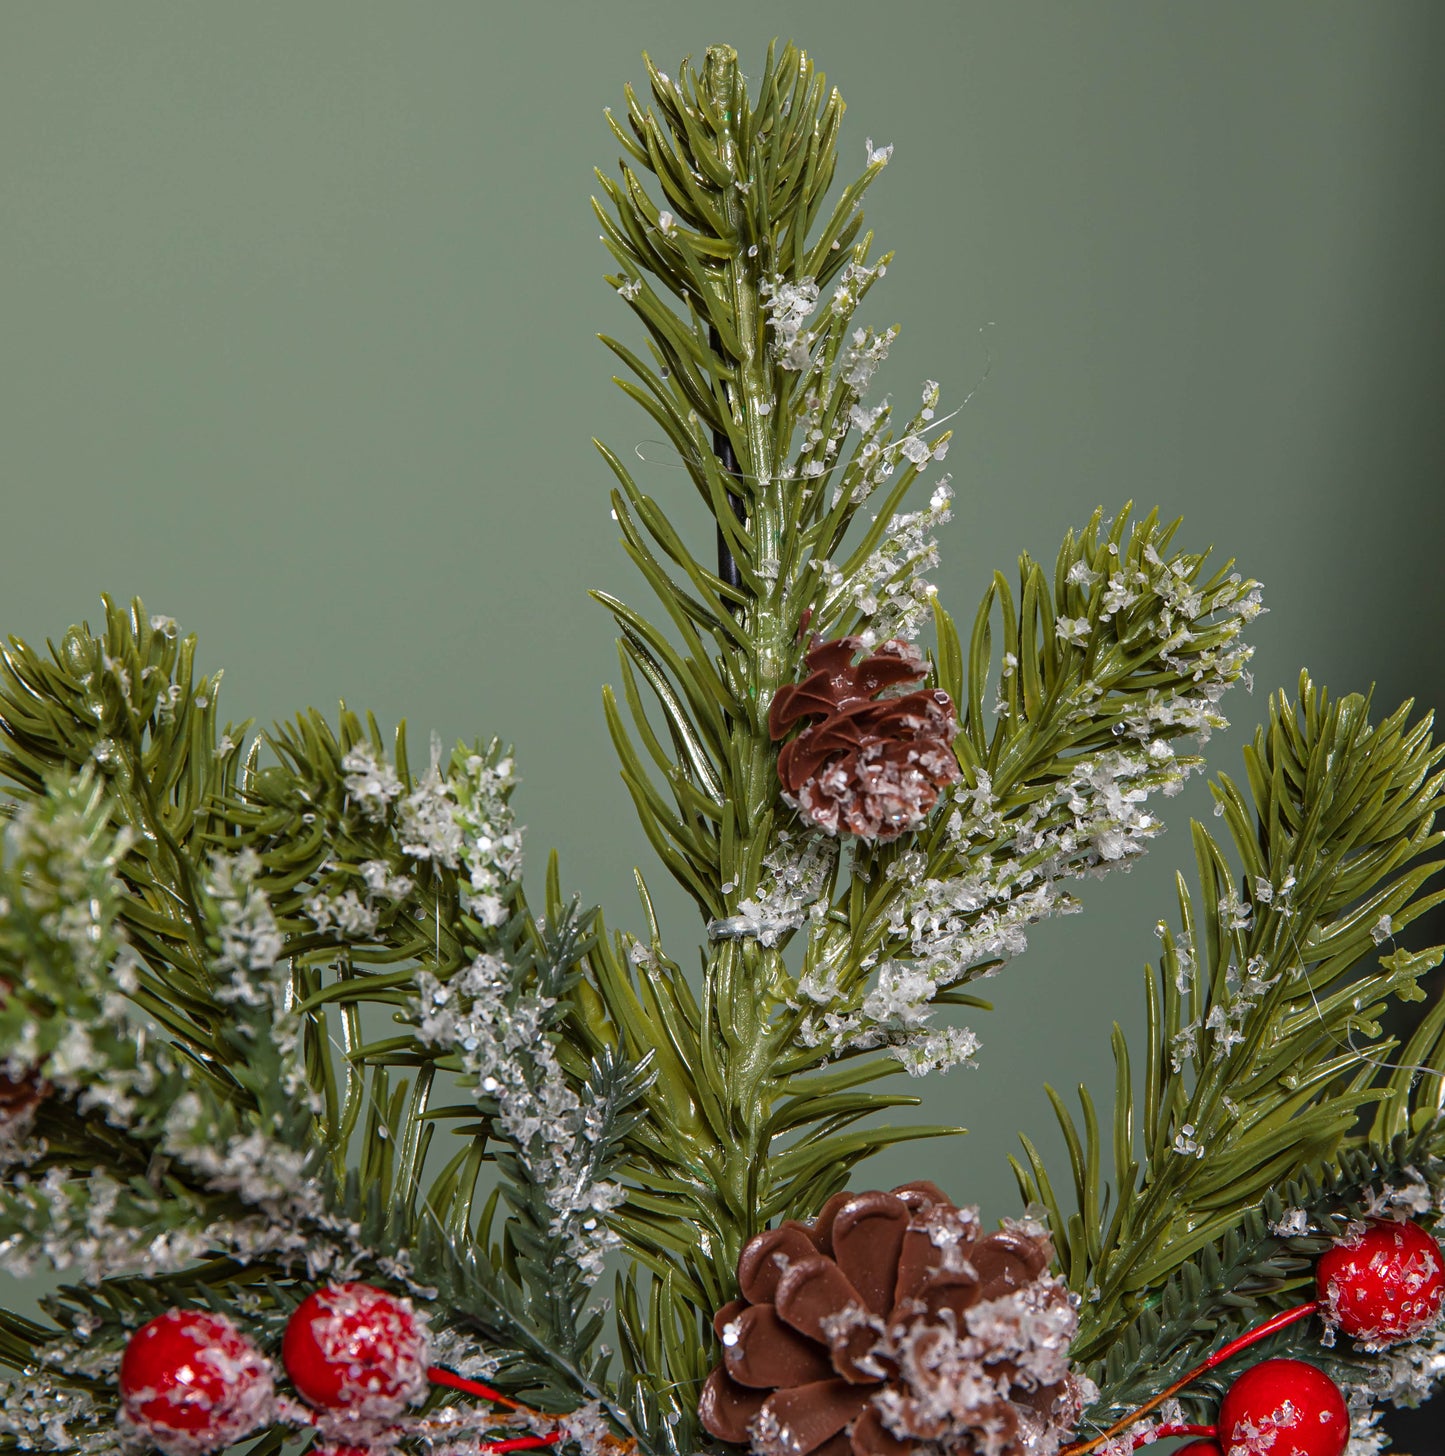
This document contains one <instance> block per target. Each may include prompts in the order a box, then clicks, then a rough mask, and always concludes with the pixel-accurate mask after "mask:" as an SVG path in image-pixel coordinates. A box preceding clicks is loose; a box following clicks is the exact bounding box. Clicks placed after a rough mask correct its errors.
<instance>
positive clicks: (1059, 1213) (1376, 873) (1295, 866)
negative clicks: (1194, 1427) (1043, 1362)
mask: <svg viewBox="0 0 1445 1456" xmlns="http://www.w3.org/2000/svg"><path fill="white" fill-rule="evenodd" d="M1410 707H1411V705H1410V704H1408V703H1407V704H1405V705H1404V706H1403V707H1401V708H1400V709H1398V710H1397V711H1396V712H1394V713H1392V714H1391V715H1390V716H1389V717H1388V718H1386V719H1384V720H1383V721H1381V722H1380V723H1378V724H1374V723H1371V721H1370V717H1369V703H1368V701H1367V700H1366V699H1364V698H1362V697H1359V696H1347V697H1344V698H1340V699H1337V700H1331V699H1330V698H1329V696H1328V695H1327V694H1326V693H1325V692H1324V691H1323V690H1321V689H1319V688H1317V687H1316V686H1315V685H1314V684H1313V683H1311V681H1310V680H1309V678H1308V677H1307V676H1304V677H1302V678H1301V681H1300V688H1299V695H1298V698H1297V699H1296V700H1295V701H1294V702H1290V701H1289V700H1288V699H1286V697H1285V696H1284V695H1283V694H1278V695H1276V696H1275V697H1274V698H1273V699H1272V700H1271V704H1270V721H1269V726H1268V728H1267V729H1261V730H1260V731H1259V732H1258V733H1257V734H1256V737H1255V740H1254V742H1253V744H1252V745H1250V746H1249V747H1248V748H1247V749H1246V750H1245V760H1246V769H1247V781H1248V785H1247V792H1248V794H1249V799H1248V800H1247V799H1246V798H1245V793H1244V792H1243V791H1241V789H1240V788H1239V787H1238V786H1236V785H1235V783H1234V782H1233V781H1232V780H1231V779H1229V778H1228V777H1227V776H1224V775H1220V777H1219V779H1218V780H1217V782H1216V783H1215V784H1214V786H1213V790H1214V797H1215V801H1216V804H1217V806H1218V811H1219V813H1220V815H1221V816H1222V817H1223V818H1224V820H1225V824H1226V826H1227V827H1228V829H1229V833H1230V842H1231V844H1232V847H1233V849H1234V852H1235V856H1236V860H1235V861H1231V859H1230V858H1229V857H1228V856H1227V855H1226V853H1225V851H1224V850H1223V849H1222V848H1221V847H1220V845H1219V844H1218V843H1217V842H1216V840H1215V839H1214V837H1213V836H1212V835H1211V834H1210V833H1209V832H1208V831H1207V830H1206V829H1205V828H1204V827H1203V826H1202V825H1200V824H1197V823H1196V824H1195V825H1194V845H1195V857H1196V860H1197V864H1198V874H1199V889H1198V891H1197V892H1195V891H1191V890H1190V888H1189V887H1188V886H1187V884H1186V883H1185V881H1184V879H1183V878H1182V876H1181V877H1180V880H1179V906H1180V921H1181V929H1180V931H1178V932H1177V933H1176V932H1175V931H1174V930H1172V929H1170V928H1168V927H1166V926H1164V925H1163V924H1161V926H1160V933H1161V937H1162V941H1163V953H1162V955H1161V957H1160V961H1159V965H1158V967H1157V969H1156V968H1155V967H1152V966H1151V967H1149V968H1148V969H1147V970H1146V973H1145V985H1146V991H1147V1005H1148V1013H1149V1014H1148V1029H1147V1033H1146V1037H1147V1047H1146V1051H1145V1055H1144V1057H1143V1058H1142V1059H1137V1058H1134V1057H1131V1054H1130V1052H1129V1049H1128V1046H1127V1044H1126V1041H1125V1038H1124V1036H1123V1033H1122V1032H1121V1031H1120V1030H1119V1028H1118V1027H1117V1026H1116V1027H1115V1030H1114V1036H1113V1046H1114V1055H1115V1064H1116V1068H1117V1073H1118V1075H1117V1081H1116V1092H1115V1104H1114V1119H1113V1131H1112V1154H1113V1166H1114V1176H1113V1180H1112V1184H1111V1185H1109V1186H1106V1185H1105V1183H1104V1181H1103V1179H1102V1176H1101V1171H1100V1165H1101V1162H1102V1157H1103V1152H1104V1149H1103V1140H1102V1135H1101V1132H1100V1128H1099V1122H1098V1117H1097V1115H1096V1113H1095V1110H1094V1103H1093V1099H1092V1098H1091V1097H1090V1095H1089V1093H1088V1091H1087V1089H1085V1088H1082V1087H1081V1088H1080V1098H1081V1101H1082V1106H1083V1116H1084V1126H1083V1131H1082V1133H1081V1132H1080V1131H1079V1129H1078V1128H1077V1127H1076V1125H1075V1123H1074V1120H1073V1118H1072V1116H1071V1115H1070V1114H1069V1112H1068V1110H1067V1109H1066V1107H1065V1105H1064V1103H1063V1101H1062V1099H1061V1098H1060V1097H1059V1096H1058V1094H1057V1093H1054V1092H1053V1091H1052V1089H1050V1096H1051V1098H1052V1099H1053V1102H1054V1108H1055V1111H1056V1113H1057V1114H1058V1117H1059V1122H1060V1126H1061V1127H1062V1129H1063V1132H1064V1137H1065V1141H1066V1143H1067V1146H1068V1151H1069V1161H1070V1180H1069V1185H1068V1186H1069V1188H1070V1191H1071V1192H1072V1195H1073V1200H1072V1204H1071V1205H1070V1204H1066V1203H1065V1202H1064V1201H1063V1198H1062V1196H1061V1189H1060V1185H1059V1184H1058V1183H1057V1182H1056V1181H1055V1180H1054V1179H1053V1178H1051V1177H1050V1175H1049V1173H1048V1171H1047V1169H1046V1167H1045V1164H1044V1161H1043V1159H1042V1157H1041V1156H1040V1155H1039V1153H1038V1152H1037V1150H1036V1149H1035V1148H1034V1146H1033V1144H1032V1143H1030V1142H1029V1141H1028V1140H1027V1139H1025V1141H1024V1146H1025V1151H1026V1154H1027V1157H1028V1169H1027V1170H1025V1169H1023V1168H1021V1167H1019V1166H1018V1165H1017V1164H1016V1165H1015V1170H1016V1172H1017V1173H1018V1176H1019V1183H1020V1188H1021V1190H1022V1192H1023V1194H1024V1196H1025V1197H1026V1198H1028V1199H1042V1201H1043V1203H1044V1206H1045V1207H1046V1208H1047V1209H1048V1212H1049V1218H1050V1222H1051V1224H1052V1226H1053V1230H1054V1237H1055V1240H1056V1243H1057V1246H1058V1250H1059V1257H1060V1261H1061V1263H1062V1266H1063V1268H1064V1270H1065V1272H1066V1273H1067V1275H1068V1277H1069V1280H1070V1282H1071V1284H1072V1285H1073V1287H1074V1288H1075V1289H1077V1290H1078V1291H1080V1292H1081V1293H1083V1294H1085V1296H1086V1298H1085V1302H1084V1305H1083V1307H1082V1310H1081V1318H1080V1330H1079V1336H1078V1340H1077V1342H1076V1345H1075V1349H1076V1352H1077V1353H1078V1355H1079V1356H1080V1357H1081V1358H1084V1359H1086V1360H1087V1359H1094V1358H1097V1357H1098V1356H1099V1355H1100V1354H1101V1353H1102V1352H1103V1351H1104V1350H1106V1349H1107V1348H1108V1347H1109V1345H1110V1344H1111V1343H1112V1342H1113V1341H1114V1340H1115V1339H1116V1338H1117V1333H1118V1330H1119V1328H1120V1327H1121V1326H1122V1325H1124V1324H1127V1323H1128V1321H1129V1320H1131V1319H1132V1318H1134V1316H1135V1315H1136V1314H1137V1313H1138V1311H1139V1310H1140V1308H1141V1307H1143V1305H1144V1304H1145V1303H1146V1302H1148V1301H1149V1300H1150V1299H1151V1298H1152V1297H1153V1295H1154V1293H1155V1292H1156V1291H1157V1290H1158V1289H1159V1288H1160V1287H1161V1286H1162V1285H1163V1284H1164V1283H1165V1281H1166V1280H1168V1279H1169V1277H1170V1276H1171V1275H1172V1273H1173V1272H1174V1271H1175V1270H1176V1269H1178V1268H1179V1267H1180V1266H1181V1265H1182V1264H1183V1263H1185V1261H1187V1260H1189V1259H1190V1258H1191V1257H1193V1256H1194V1255H1196V1254H1198V1253H1199V1252H1200V1251H1201V1250H1203V1249H1205V1248H1208V1247H1209V1246H1211V1245H1213V1244H1215V1243H1216V1241H1218V1240H1219V1239H1221V1238H1223V1237H1225V1236H1226V1235H1227V1234H1228V1233H1229V1232H1230V1231H1231V1230H1232V1229H1235V1228H1237V1227H1238V1226H1239V1224H1240V1221H1241V1219H1242V1218H1244V1216H1245V1215H1246V1213H1247V1212H1248V1210H1250V1209H1251V1208H1255V1207H1257V1206H1259V1204H1260V1201H1261V1199H1263V1198H1264V1196H1265V1195H1266V1194H1267V1193H1268V1192H1269V1190H1270V1189H1271V1188H1276V1187H1278V1186H1280V1185H1281V1184H1282V1183H1284V1182H1286V1181H1287V1180H1289V1179H1295V1178H1300V1177H1302V1176H1305V1175H1306V1174H1309V1173H1314V1172H1315V1171H1317V1170H1320V1169H1323V1168H1326V1167H1328V1166H1331V1165H1333V1164H1336V1163H1337V1162H1338V1160H1339V1158H1340V1156H1341V1154H1342V1152H1343V1151H1344V1150H1346V1149H1348V1148H1350V1147H1351V1146H1355V1145H1356V1144H1358V1142H1359V1137H1358V1134H1356V1132H1355V1129H1356V1126H1357V1124H1358V1123H1359V1120H1360V1117H1361V1115H1362V1113H1364V1112H1366V1111H1368V1110H1369V1109H1371V1108H1377V1109H1378V1110H1377V1111H1376V1112H1375V1113H1374V1124H1375V1131H1376V1134H1377V1136H1378V1137H1379V1138H1381V1139H1382V1140H1383V1141H1384V1142H1386V1143H1388V1142H1389V1141H1390V1140H1391V1139H1392V1138H1395V1137H1398V1136H1403V1135H1405V1134H1407V1133H1411V1132H1420V1131H1421V1130H1422V1128H1423V1127H1424V1126H1426V1125H1428V1124H1429V1123H1430V1122H1431V1120H1432V1119H1433V1118H1434V1117H1435V1116H1436V1115H1437V1110H1438V1106H1439V1079H1440V1077H1441V1075H1442V1074H1445V1060H1442V1058H1445V1041H1442V1039H1441V1017H1440V1014H1439V1011H1438V1008H1436V1009H1435V1010H1433V1011H1432V1012H1431V1014H1430V1016H1429V1018H1428V1020H1427V1021H1426V1022H1425V1023H1424V1024H1422V1026H1421V1027H1420V1030H1419V1032H1418V1033H1417V1034H1416V1036H1415V1038H1414V1040H1413V1042H1412V1044H1411V1045H1410V1047H1409V1048H1408V1049H1407V1052H1406V1057H1407V1058H1408V1066H1405V1065H1402V1066H1401V1067H1400V1068H1399V1069H1396V1067H1395V1065H1394V1064H1393V1063H1392V1062H1391V1060H1390V1059H1391V1057H1392V1056H1393V1055H1395V1054H1396V1053H1397V1052H1398V1050H1399V1048H1398V1043H1397V1041H1396V1040H1395V1039H1394V1038H1393V1037H1389V1036H1386V1035H1385V1034H1384V1032H1383V1030H1382V1028H1381V1025H1380V1023H1379V1020H1378V1018H1379V1017H1380V1015H1381V1013H1382V1012H1383V1011H1384V1009H1385V1007H1386V1005H1387V1004H1388V1003H1389V1001H1390V1000H1392V999H1396V1000H1404V1001H1418V1000H1420V999H1422V998H1423V996H1424V993H1423V991H1421V990H1420V988H1419V987H1418V985H1417V982H1418V981H1419V978H1420V977H1421V976H1422V975H1423V974H1424V973H1425V972H1426V971H1427V970H1429V969H1431V968H1432V967H1433V966H1435V965H1438V964H1439V962H1440V960H1441V956H1442V950H1441V948H1440V947H1430V948H1428V949H1426V950H1422V951H1418V952H1413V953H1412V952H1409V951H1406V950H1403V949H1400V950H1395V951H1392V952H1389V953H1385V952H1382V951H1381V950H1380V947H1381V946H1382V945H1383V944H1384V943H1386V942H1390V941H1393V939H1394V937H1395V936H1396V935H1397V934H1399V933H1400V932H1402V931H1403V930H1404V929H1405V928H1406V927H1407V926H1409V925H1410V924H1411V922H1413V921H1414V920H1416V919H1417V918H1418V917H1419V916H1421V915H1423V914H1424V913H1425V912H1426V911H1428V910H1430V909H1431V908H1432V907H1433V906H1435V905H1437V904H1439V903H1440V902H1441V900H1442V899H1445V893H1442V892H1441V891H1433V892H1427V888H1426V887H1427V886H1428V885H1429V882H1430V881H1431V880H1432V879H1434V878H1435V877H1436V876H1437V875H1438V874H1439V872H1440V870H1441V868H1442V865H1445V859H1442V857H1441V856H1440V855H1439V854H1437V853H1436V851H1437V850H1438V848H1439V846H1440V844H1441V843H1442V841H1445V836H1442V834H1441V833H1439V832H1438V831H1436V830H1435V829H1434V816H1435V814H1436V813H1437V812H1438V811H1439V809H1440V807H1441V798H1442V789H1445V774H1442V773H1441V772H1440V771H1439V767H1438V766H1439V764H1440V761H1441V759H1442V757H1445V749H1442V748H1440V747H1437V746H1435V745H1433V744H1432V742H1431V738H1430V726H1431V720H1430V718H1429V716H1426V717H1425V718H1423V719H1421V720H1420V721H1418V722H1416V723H1414V724H1411V723H1410V722H1409V712H1410ZM1237 886H1238V888H1237ZM1372 959H1373V961H1374V965H1373V966H1372V965H1371V964H1370V962H1371V960H1372ZM1139 1060H1142V1065H1143V1096H1142V1099H1138V1098H1136V1090H1135V1084H1134V1071H1133V1068H1134V1067H1135V1066H1136V1065H1138V1064H1139ZM1422 1074H1423V1090H1424V1092H1425V1093H1426V1096H1425V1100H1424V1101H1423V1102H1421V1103H1420V1104H1419V1106H1418V1108H1417V1109H1416V1110H1415V1111H1413V1112H1412V1104H1411V1102H1410V1090H1411V1085H1412V1083H1413V1082H1414V1081H1415V1080H1416V1079H1417V1078H1419V1077H1421V1076H1422ZM1136 1119H1137V1120H1136ZM1136 1128H1137V1132H1136ZM1111 1199H1112V1203H1113V1208H1112V1212H1111V1210H1110V1202H1111Z"/></svg>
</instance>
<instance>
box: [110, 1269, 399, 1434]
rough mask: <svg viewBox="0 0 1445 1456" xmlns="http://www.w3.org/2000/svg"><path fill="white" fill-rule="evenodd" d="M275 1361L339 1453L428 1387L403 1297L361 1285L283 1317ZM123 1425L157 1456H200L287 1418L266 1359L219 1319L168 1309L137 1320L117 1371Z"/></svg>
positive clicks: (315, 1297)
mask: <svg viewBox="0 0 1445 1456" xmlns="http://www.w3.org/2000/svg"><path fill="white" fill-rule="evenodd" d="M281 1363H282V1364H283V1365H284V1366H285V1368H286V1374H287V1375H288V1376H289V1377H290V1380H291V1384H292V1386H293V1387H294V1388H295V1390H296V1393H297V1394H298V1395H299V1396H300V1397H301V1399H302V1400H303V1401H305V1402H306V1406H307V1407H309V1409H310V1411H311V1412H312V1413H313V1417H312V1420H311V1423H312V1424H314V1425H317V1426H318V1427H320V1429H321V1430H322V1432H323V1434H325V1435H326V1436H328V1437H331V1438H335V1439H336V1440H338V1441H339V1442H341V1443H342V1444H340V1445H337V1446H334V1447H332V1448H331V1449H332V1451H333V1453H334V1456H341V1453H342V1452H344V1451H345V1450H346V1449H347V1446H346V1444H345V1440H346V1436H347V1434H348V1432H355V1433H356V1434H357V1435H358V1436H359V1437H360V1438H361V1440H360V1444H361V1445H363V1446H365V1445H366V1444H367V1440H366V1437H367V1435H368V1434H369V1432H370V1431H371V1430H373V1429H374V1428H375V1426H376V1425H377V1424H378V1423H382V1424H384V1423H386V1422H388V1421H392V1420H394V1419H395V1418H396V1417H397V1416H398V1415H400V1414H401V1412H402V1410H403V1409H404V1408H405V1407H406V1406H407V1405H408V1404H413V1403H416V1402H419V1401H420V1400H421V1399H422V1398H423V1397H424V1396H425V1394H426V1391H427V1337H426V1329H425V1326H424V1323H423V1321H422V1320H421V1318H420V1317H419V1316H418V1315H417V1313H416V1311H415V1310H414V1309H413V1308H412V1306H411V1302H410V1301H409V1300H406V1299H399V1298H396V1297H395V1296H393V1295H390V1294H386V1293H384V1292H383V1291H381V1290H380V1289H373V1288H372V1287H371V1286H370V1285H367V1284H337V1285H331V1286H329V1287H327V1288H325V1289H320V1290H317V1291H316V1292H315V1293H314V1294H312V1295H310V1296H309V1297H308V1298H307V1299H305V1300H304V1301H303V1302H302V1303H301V1305H300V1306H299V1307H298V1308H297V1310H296V1312H295V1313H294V1314H293V1315H292V1316H291V1319H290V1321H289V1322H288V1324H287V1326H286V1334H285V1337H284V1339H283V1340H282V1344H281ZM120 1396H121V1412H122V1420H123V1422H124V1423H125V1424H126V1425H128V1426H130V1427H131V1428H132V1429H133V1430H134V1431H136V1432H137V1433H139V1434H143V1435H144V1436H146V1437H147V1438H148V1439H149V1440H150V1441H152V1442H153V1443H154V1444H155V1445H156V1446H157V1447H159V1448H160V1450H162V1451H163V1452H165V1453H166V1456H205V1453H207V1452H212V1451H218V1450H221V1449H222V1448H223V1447H225V1446H229V1445H230V1444H231V1443H232V1442H234V1441H239V1440H240V1439H241V1438H242V1437H244V1436H248V1435H250V1434H251V1433H252V1432H254V1431H256V1430H258V1429H260V1428H261V1427H262V1426H266V1425H269V1424H270V1423H271V1422H273V1421H274V1420H276V1419H277V1418H278V1416H281V1415H284V1414H285V1413H284V1412H283V1410H282V1409H281V1404H280V1402H278V1399H277V1396H276V1392H275V1384H274V1376H273V1369H272V1365H271V1362H270V1361H269V1360H268V1359H267V1358H266V1356H265V1355H263V1354H262V1353H261V1351H260V1350H258V1349H257V1348H256V1346H255V1345H254V1344H252V1342H251V1341H250V1340H248V1339H247V1338H246V1337H245V1336H244V1335H243V1334H241V1332H240V1331H239V1330H237V1329H236V1327H235V1326H234V1325H233V1324H232V1323H231V1321H230V1320H228V1319H227V1318H226V1317H225V1316H224V1315H219V1314H212V1313H210V1312H207V1311H200V1310H185V1309H173V1310H168V1311H167V1312H166V1313H165V1314H163V1315H160V1316H159V1317H158V1318H156V1319H153V1320H151V1321H150V1323H149V1324H146V1325H142V1326H141V1328H140V1329H138V1330H137V1331H136V1332H135V1334H134V1335H132V1336H131V1338H130V1342H129V1343H128V1344H127V1345H126V1347H125V1354H124V1355H123V1356H122V1358H121V1365H120Z"/></svg>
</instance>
